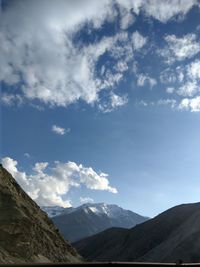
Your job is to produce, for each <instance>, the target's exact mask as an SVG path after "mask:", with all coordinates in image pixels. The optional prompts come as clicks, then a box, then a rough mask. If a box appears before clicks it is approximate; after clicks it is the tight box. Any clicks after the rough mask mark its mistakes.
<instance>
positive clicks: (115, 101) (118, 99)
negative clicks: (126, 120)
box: [99, 92, 128, 113]
mask: <svg viewBox="0 0 200 267" xmlns="http://www.w3.org/2000/svg"><path fill="white" fill-rule="evenodd" d="M127 103H128V97H127V95H123V96H119V95H117V94H115V93H113V92H111V93H110V96H109V100H108V101H107V102H105V103H101V104H99V109H100V110H101V111H102V112H104V113H108V112H111V111H113V110H115V109H116V108H118V107H121V106H124V105H126V104H127Z"/></svg>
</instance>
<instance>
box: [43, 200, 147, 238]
mask: <svg viewBox="0 0 200 267" xmlns="http://www.w3.org/2000/svg"><path fill="white" fill-rule="evenodd" d="M43 210H45V211H46V212H47V213H48V214H49V216H51V217H52V220H53V222H54V223H55V225H56V226H57V227H58V229H59V230H60V232H61V233H62V235H63V237H64V238H66V239H67V240H69V241H71V242H75V241H77V240H80V239H81V238H84V237H87V236H91V235H94V234H96V233H99V232H101V231H103V230H105V229H108V228H111V227H123V228H131V227H133V226H135V225H136V224H139V223H142V222H144V221H146V220H148V219H149V218H147V217H143V216H141V215H139V214H137V213H134V212H132V211H130V210H125V209H122V208H121V207H119V206H117V205H110V204H105V203H96V204H95V203H87V204H83V205H81V206H79V207H77V208H59V207H44V208H43Z"/></svg>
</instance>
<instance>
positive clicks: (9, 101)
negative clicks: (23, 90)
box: [0, 93, 23, 106]
mask: <svg viewBox="0 0 200 267" xmlns="http://www.w3.org/2000/svg"><path fill="white" fill-rule="evenodd" d="M0 97H1V102H2V103H3V104H5V105H6V106H13V105H15V104H16V105H17V106H20V105H22V104H23V99H22V97H21V96H20V95H19V94H15V95H10V94H7V93H2V94H1V96H0Z"/></svg>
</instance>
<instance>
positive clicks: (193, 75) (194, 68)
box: [187, 60, 200, 81]
mask: <svg viewBox="0 0 200 267" xmlns="http://www.w3.org/2000/svg"><path fill="white" fill-rule="evenodd" d="M187 75H188V77H189V78H190V79H191V80H193V81H195V80H197V79H200V60H195V61H193V62H192V63H191V64H189V65H188V66H187Z"/></svg>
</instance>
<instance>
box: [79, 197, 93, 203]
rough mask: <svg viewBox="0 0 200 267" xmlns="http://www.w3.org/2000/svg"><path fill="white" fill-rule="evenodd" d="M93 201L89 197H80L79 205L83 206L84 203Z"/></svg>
mask: <svg viewBox="0 0 200 267" xmlns="http://www.w3.org/2000/svg"><path fill="white" fill-rule="evenodd" d="M93 202H94V199H92V198H90V197H80V203H81V204H85V203H93Z"/></svg>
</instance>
